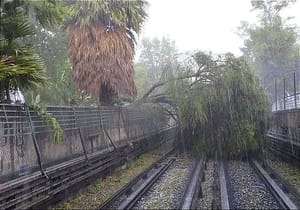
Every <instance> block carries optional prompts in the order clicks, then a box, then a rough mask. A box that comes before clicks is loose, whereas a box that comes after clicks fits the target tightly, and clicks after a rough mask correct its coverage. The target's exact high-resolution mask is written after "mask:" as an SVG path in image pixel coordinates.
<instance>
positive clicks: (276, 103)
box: [275, 79, 278, 111]
mask: <svg viewBox="0 0 300 210" xmlns="http://www.w3.org/2000/svg"><path fill="white" fill-rule="evenodd" d="M277 100H278V99H277V81H276V79H275V105H276V111H277V110H278V101H277Z"/></svg>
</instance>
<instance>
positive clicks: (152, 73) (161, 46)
mask: <svg viewBox="0 0 300 210" xmlns="http://www.w3.org/2000/svg"><path fill="white" fill-rule="evenodd" d="M177 54H178V51H177V48H176V45H175V41H173V40H171V39H170V38H169V37H162V38H161V39H159V38H157V37H156V38H153V39H151V38H143V39H142V41H141V54H140V56H139V60H138V61H139V63H140V64H141V65H143V66H144V67H145V68H146V70H147V76H146V79H145V83H144V86H143V87H142V89H140V90H139V91H140V93H141V94H143V93H145V91H146V90H148V89H149V88H150V87H151V86H152V85H153V84H155V83H157V82H159V81H163V80H164V79H165V78H166V75H167V71H169V70H170V69H173V68H172V65H173V66H175V65H176V61H177V59H176V56H177Z"/></svg>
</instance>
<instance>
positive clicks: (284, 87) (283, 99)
mask: <svg viewBox="0 0 300 210" xmlns="http://www.w3.org/2000/svg"><path fill="white" fill-rule="evenodd" d="M285 95H286V93H285V78H283V110H285V97H286V96H285Z"/></svg>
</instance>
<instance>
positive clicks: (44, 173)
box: [24, 104, 49, 179]
mask: <svg viewBox="0 0 300 210" xmlns="http://www.w3.org/2000/svg"><path fill="white" fill-rule="evenodd" d="M24 108H25V111H26V114H27V119H28V124H29V129H30V132H31V136H32V140H33V146H34V149H35V152H36V155H37V161H38V164H39V167H40V171H41V173H42V175H44V176H45V177H46V179H49V177H48V176H47V174H46V172H45V170H44V168H43V164H42V160H41V152H40V148H39V145H38V143H37V140H36V137H35V134H34V130H33V123H32V119H31V115H30V110H29V108H28V106H27V105H26V104H24Z"/></svg>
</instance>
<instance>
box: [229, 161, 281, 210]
mask: <svg viewBox="0 0 300 210" xmlns="http://www.w3.org/2000/svg"><path fill="white" fill-rule="evenodd" d="M226 169H227V170H226V173H227V174H226V175H227V190H228V192H229V202H230V208H234V209H280V207H279V205H278V204H277V202H276V201H275V199H274V198H273V196H272V195H271V193H270V192H269V191H268V189H267V188H266V186H265V184H264V183H263V182H262V181H261V180H260V178H259V177H258V175H257V174H256V173H255V171H254V169H253V168H252V167H251V166H250V165H249V163H248V162H244V161H229V162H227V163H226Z"/></svg>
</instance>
